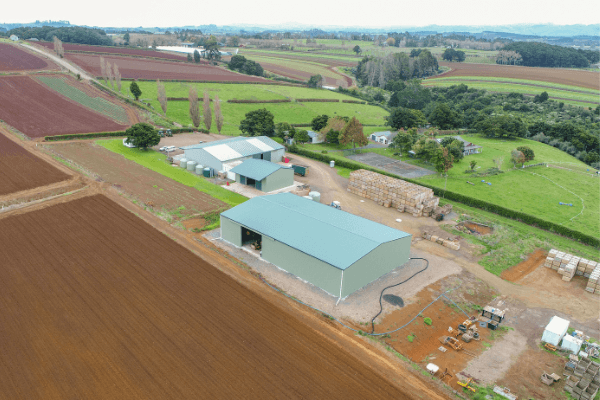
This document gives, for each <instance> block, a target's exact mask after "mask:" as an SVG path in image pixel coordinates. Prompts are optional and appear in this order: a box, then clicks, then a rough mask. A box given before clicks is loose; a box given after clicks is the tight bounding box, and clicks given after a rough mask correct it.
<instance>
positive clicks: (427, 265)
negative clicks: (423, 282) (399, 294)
mask: <svg viewBox="0 0 600 400" xmlns="http://www.w3.org/2000/svg"><path fill="white" fill-rule="evenodd" d="M409 260H425V262H426V263H427V264H425V268H423V269H422V270H420V271H418V272H415V273H414V274H413V275H412V276H411V277H409V278H408V279H405V280H403V281H402V282H400V283H396V284H394V285H390V286H388V287H386V288H383V290H382V291H381V293H380V294H379V312H378V313H377V315H375V316H374V317H373V319H372V320H371V335H373V334H374V333H375V318H377V317H379V315H380V314H381V313H382V312H383V304H382V303H381V299H382V298H383V292H385V291H386V290H387V289H389V288H393V287H395V286H399V285H402V284H403V283H406V282H408V281H410V280H411V279H412V278H414V277H415V276H417V275H419V274H420V273H421V272H423V271H425V270H426V269H427V268H429V260H427V259H426V258H421V257H414V258H409Z"/></svg>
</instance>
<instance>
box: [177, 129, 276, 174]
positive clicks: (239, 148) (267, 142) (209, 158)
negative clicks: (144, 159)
mask: <svg viewBox="0 0 600 400" xmlns="http://www.w3.org/2000/svg"><path fill="white" fill-rule="evenodd" d="M181 149H182V150H183V151H184V153H185V158H186V159H187V160H188V161H195V162H196V163H197V164H198V165H203V166H204V167H209V168H212V169H214V170H215V171H219V172H229V171H230V170H231V169H233V168H234V167H236V166H238V165H240V164H241V163H242V162H243V161H245V160H248V159H253V158H254V159H258V160H267V161H271V162H280V161H281V160H282V159H283V155H284V153H285V148H284V147H283V146H282V145H280V144H279V143H277V142H276V141H274V140H273V139H270V138H268V137H266V136H257V137H242V136H238V137H234V138H231V139H225V140H218V141H215V142H210V143H201V144H195V145H191V146H185V147H182V148H181ZM228 175H229V176H228V177H229V178H230V179H235V176H234V175H233V174H228Z"/></svg>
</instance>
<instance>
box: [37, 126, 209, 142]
mask: <svg viewBox="0 0 600 400" xmlns="http://www.w3.org/2000/svg"><path fill="white" fill-rule="evenodd" d="M193 131H194V129H192V128H173V129H171V132H172V133H182V132H193ZM202 131H205V132H204V133H208V132H206V130H205V129H199V130H198V132H202ZM115 136H127V134H126V133H125V131H116V132H96V133H74V134H70V135H56V136H46V137H44V140H45V141H46V142H56V141H59V140H74V139H94V138H103V137H115Z"/></svg>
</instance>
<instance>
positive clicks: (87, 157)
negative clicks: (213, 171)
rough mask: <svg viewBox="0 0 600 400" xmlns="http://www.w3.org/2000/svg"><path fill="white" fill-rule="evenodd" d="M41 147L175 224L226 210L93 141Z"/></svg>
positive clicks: (207, 196)
mask: <svg viewBox="0 0 600 400" xmlns="http://www.w3.org/2000/svg"><path fill="white" fill-rule="evenodd" d="M44 147H46V148H48V149H49V150H50V151H51V152H53V153H54V154H57V155H58V156H60V157H61V158H63V159H66V160H69V161H72V162H74V163H75V165H77V166H79V167H82V168H84V169H85V170H86V171H89V172H91V173H92V174H94V175H95V176H97V179H101V180H102V181H104V182H107V183H109V184H110V185H112V186H114V187H115V188H117V189H118V190H119V191H122V192H125V193H126V194H128V195H129V196H132V197H133V199H135V200H136V201H139V202H141V203H143V204H146V205H150V204H151V205H152V206H151V207H152V210H153V211H156V212H159V213H161V212H166V213H170V214H171V215H173V216H174V219H175V220H177V219H180V218H185V217H188V216H191V215H196V214H204V213H206V212H211V211H219V210H224V209H227V208H229V206H228V205H227V204H226V203H224V202H222V201H220V200H217V199H215V198H213V197H211V196H209V195H207V194H206V193H203V192H201V191H199V190H197V189H195V188H192V187H189V186H185V185H183V184H180V183H178V182H175V181H173V180H172V179H170V178H167V177H165V176H163V175H161V174H159V173H157V172H154V171H152V170H150V169H148V168H145V167H142V166H141V165H139V164H137V163H135V162H133V161H130V160H127V159H126V158H125V157H123V156H121V155H119V154H115V153H113V152H111V151H109V150H107V149H105V148H104V147H102V146H98V145H96V144H94V142H93V141H79V142H71V143H56V144H45V145H44ZM182 207H183V208H182ZM180 208H181V209H180Z"/></svg>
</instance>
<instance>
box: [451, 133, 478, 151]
mask: <svg viewBox="0 0 600 400" xmlns="http://www.w3.org/2000/svg"><path fill="white" fill-rule="evenodd" d="M452 137H453V138H454V139H457V140H460V141H461V142H463V143H464V145H465V149H482V148H483V147H482V146H477V145H476V144H473V143H471V142H468V141H466V140H465V139H463V138H461V137H460V136H452Z"/></svg>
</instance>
